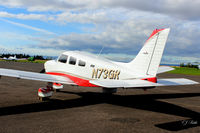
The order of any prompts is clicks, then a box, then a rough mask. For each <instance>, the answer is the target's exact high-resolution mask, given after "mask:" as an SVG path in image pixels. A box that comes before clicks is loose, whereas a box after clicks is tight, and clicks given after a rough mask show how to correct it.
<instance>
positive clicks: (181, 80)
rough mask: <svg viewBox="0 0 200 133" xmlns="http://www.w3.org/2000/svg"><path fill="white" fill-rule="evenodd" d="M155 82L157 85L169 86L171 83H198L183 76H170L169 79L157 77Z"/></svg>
mask: <svg viewBox="0 0 200 133" xmlns="http://www.w3.org/2000/svg"><path fill="white" fill-rule="evenodd" d="M157 84H159V85H158V86H171V85H191V84H198V82H195V81H193V80H189V79H185V78H170V79H158V80H157Z"/></svg>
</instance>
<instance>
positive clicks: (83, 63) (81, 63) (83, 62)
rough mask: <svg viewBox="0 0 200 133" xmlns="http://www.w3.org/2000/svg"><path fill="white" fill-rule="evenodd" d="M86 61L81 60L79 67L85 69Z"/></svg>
mask: <svg viewBox="0 0 200 133" xmlns="http://www.w3.org/2000/svg"><path fill="white" fill-rule="evenodd" d="M85 64H86V63H85V61H82V60H79V62H78V65H79V66H82V67H84V66H85Z"/></svg>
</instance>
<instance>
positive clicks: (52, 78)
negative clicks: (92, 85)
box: [0, 68, 75, 84]
mask: <svg viewBox="0 0 200 133" xmlns="http://www.w3.org/2000/svg"><path fill="white" fill-rule="evenodd" d="M0 75H1V76H9V77H16V78H20V79H29V80H37V81H45V82H55V83H62V84H75V83H74V82H73V81H72V80H70V79H69V78H67V77H63V76H56V75H49V74H42V73H35V72H26V71H20V70H12V69H4V68H0Z"/></svg>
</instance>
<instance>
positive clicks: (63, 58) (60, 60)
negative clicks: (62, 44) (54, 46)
mask: <svg viewBox="0 0 200 133" xmlns="http://www.w3.org/2000/svg"><path fill="white" fill-rule="evenodd" d="M67 58H68V55H64V54H62V55H61V56H60V57H59V59H58V61H59V62H62V63H66V62H67Z"/></svg>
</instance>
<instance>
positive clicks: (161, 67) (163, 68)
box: [157, 66, 174, 74]
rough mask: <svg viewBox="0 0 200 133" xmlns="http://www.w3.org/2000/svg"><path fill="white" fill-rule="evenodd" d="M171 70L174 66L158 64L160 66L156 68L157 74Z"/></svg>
mask: <svg viewBox="0 0 200 133" xmlns="http://www.w3.org/2000/svg"><path fill="white" fill-rule="evenodd" d="M171 70H174V68H172V67H168V66H160V67H159V68H158V72H157V74H159V73H164V72H168V71H171Z"/></svg>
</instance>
